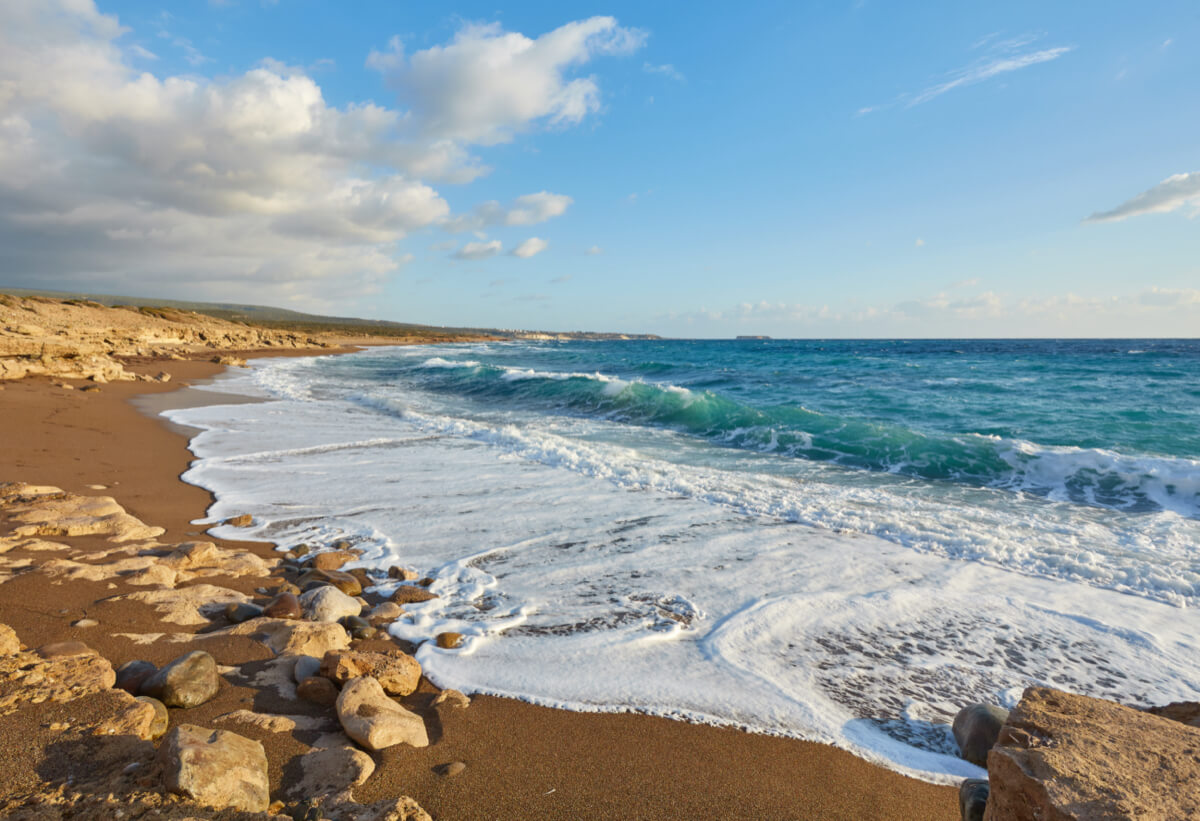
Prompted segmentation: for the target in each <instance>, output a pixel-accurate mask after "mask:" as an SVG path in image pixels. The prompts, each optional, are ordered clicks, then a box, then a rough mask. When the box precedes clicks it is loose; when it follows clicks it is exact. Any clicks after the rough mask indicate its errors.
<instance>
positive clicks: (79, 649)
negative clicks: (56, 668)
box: [37, 641, 96, 659]
mask: <svg viewBox="0 0 1200 821" xmlns="http://www.w3.org/2000/svg"><path fill="white" fill-rule="evenodd" d="M95 652H96V651H95V650H93V649H92V648H90V647H88V646H87V645H86V644H84V643H83V642H82V641H56V642H52V643H50V644H43V645H42V646H41V647H39V648H38V649H37V654H38V655H39V656H41V657H42V658H44V659H61V658H66V657H68V656H86V655H90V654H93V653H95Z"/></svg>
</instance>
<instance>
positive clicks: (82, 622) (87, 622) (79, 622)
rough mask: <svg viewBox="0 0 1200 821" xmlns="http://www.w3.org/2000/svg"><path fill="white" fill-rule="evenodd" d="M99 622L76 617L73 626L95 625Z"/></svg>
mask: <svg viewBox="0 0 1200 821" xmlns="http://www.w3.org/2000/svg"><path fill="white" fill-rule="evenodd" d="M98 624H100V622H98V621H96V620H95V619H89V618H82V619H76V620H75V621H73V622H71V626H72V627H95V626H96V625H98Z"/></svg>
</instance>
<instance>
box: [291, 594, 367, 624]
mask: <svg viewBox="0 0 1200 821" xmlns="http://www.w3.org/2000/svg"><path fill="white" fill-rule="evenodd" d="M300 606H301V607H302V608H304V615H305V617H306V618H308V620H309V621H319V622H326V623H332V622H336V621H338V620H340V619H343V618H345V617H346V616H357V615H358V614H359V613H360V612H362V605H360V604H359V603H358V602H357V601H356V600H355V599H354V598H352V597H350V596H347V595H346V594H345V593H343V592H342V591H341V590H338V589H337V588H336V587H331V586H329V585H325V586H322V587H316V588H313V589H312V590H309V591H308V592H306V593H301V594H300Z"/></svg>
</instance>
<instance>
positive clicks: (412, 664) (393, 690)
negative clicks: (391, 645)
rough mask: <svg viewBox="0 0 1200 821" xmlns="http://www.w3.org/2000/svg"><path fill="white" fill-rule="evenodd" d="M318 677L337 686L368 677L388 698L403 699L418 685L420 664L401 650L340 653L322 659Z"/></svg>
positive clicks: (347, 651)
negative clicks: (401, 697)
mask: <svg viewBox="0 0 1200 821" xmlns="http://www.w3.org/2000/svg"><path fill="white" fill-rule="evenodd" d="M321 675H323V676H325V678H327V679H330V680H331V681H336V682H337V683H338V684H343V685H344V684H345V683H346V682H347V681H350V680H351V679H355V678H359V677H361V676H370V677H371V678H373V679H375V680H376V681H378V682H379V684H380V686H381V687H383V691H384V692H385V693H387V694H388V695H389V696H406V695H408V694H409V693H411V692H412V691H414V690H416V689H417V684H419V683H420V681H421V664H420V662H418V661H417V660H416V659H415V658H413V657H412V656H410V655H408V654H407V653H405V652H402V651H401V650H389V651H387V652H383V653H359V652H354V651H351V650H340V651H337V652H333V653H326V654H325V657H324V658H323V659H321Z"/></svg>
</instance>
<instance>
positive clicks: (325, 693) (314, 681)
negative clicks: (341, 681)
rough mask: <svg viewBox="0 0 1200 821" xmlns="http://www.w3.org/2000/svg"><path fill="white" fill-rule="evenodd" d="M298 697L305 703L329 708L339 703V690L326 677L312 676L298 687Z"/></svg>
mask: <svg viewBox="0 0 1200 821" xmlns="http://www.w3.org/2000/svg"><path fill="white" fill-rule="evenodd" d="M296 695H297V696H299V697H300V698H302V699H304V700H305V701H311V702H312V703H313V704H321V705H324V706H326V707H328V706H330V705H332V704H336V703H337V698H338V688H337V685H335V684H334V683H333V682H332V681H330V680H329V679H327V678H325V677H324V676H310V677H309V678H306V679H304V681H302V682H300V683H299V684H297V685H296Z"/></svg>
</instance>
